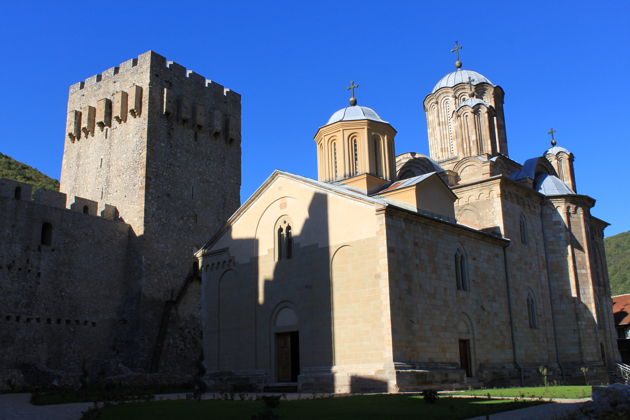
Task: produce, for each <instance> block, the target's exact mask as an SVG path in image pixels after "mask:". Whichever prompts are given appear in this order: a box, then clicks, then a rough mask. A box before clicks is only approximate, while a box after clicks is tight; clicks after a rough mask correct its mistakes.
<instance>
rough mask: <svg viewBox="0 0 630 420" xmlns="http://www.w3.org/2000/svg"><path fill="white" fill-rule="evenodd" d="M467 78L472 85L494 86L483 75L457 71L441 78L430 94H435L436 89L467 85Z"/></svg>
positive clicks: (474, 72) (470, 71) (468, 71)
mask: <svg viewBox="0 0 630 420" xmlns="http://www.w3.org/2000/svg"><path fill="white" fill-rule="evenodd" d="M468 78H470V80H471V82H472V84H473V85H478V84H480V83H487V84H489V85H492V86H494V84H492V82H491V81H490V80H488V78H487V77H486V76H484V75H483V74H479V73H477V72H476V71H472V70H457V71H454V72H452V73H449V74H447V75H446V76H444V77H442V78H441V79H440V81H439V82H437V83H436V84H435V86H433V90H432V91H431V93H435V92H436V91H437V90H438V89H441V88H443V87H453V86H455V85H458V84H460V83H468Z"/></svg>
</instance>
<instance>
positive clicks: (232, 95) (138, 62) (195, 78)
mask: <svg viewBox="0 0 630 420" xmlns="http://www.w3.org/2000/svg"><path fill="white" fill-rule="evenodd" d="M151 63H155V64H156V65H158V66H161V67H163V69H164V70H165V71H168V72H170V73H171V74H172V75H173V76H175V77H178V78H180V79H188V80H189V83H190V84H191V85H196V86H197V87H199V88H207V89H209V90H211V91H213V92H216V93H220V94H221V95H223V96H225V97H226V98H227V99H228V100H235V101H239V102H240V99H241V95H240V94H238V93H236V92H234V91H233V90H231V89H227V88H225V87H224V86H223V85H221V84H219V83H216V82H213V81H212V80H209V79H206V78H205V77H203V76H201V75H200V74H198V73H195V72H194V71H192V70H189V69H187V68H186V67H184V66H182V65H180V64H178V63H176V62H174V61H169V60H167V59H166V58H165V57H164V56H161V55H160V54H157V53H156V52H154V51H151V50H149V51H147V52H145V53H143V54H140V55H139V56H138V57H136V58H132V59H129V60H127V61H125V62H123V63H121V64H120V65H119V66H117V67H111V68H109V69H107V70H105V71H104V72H102V73H99V74H95V75H94V76H91V77H88V78H87V79H85V80H84V81H81V82H77V83H75V84H73V85H71V86H70V94H73V93H75V92H77V91H79V90H82V89H84V88H86V87H89V86H91V85H94V84H97V83H100V82H102V81H104V80H108V79H111V78H113V77H116V76H118V75H120V74H123V73H125V72H128V71H129V70H131V69H133V68H135V67H138V66H141V67H143V66H146V67H148V66H150V65H151Z"/></svg>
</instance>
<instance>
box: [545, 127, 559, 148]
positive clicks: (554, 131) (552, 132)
mask: <svg viewBox="0 0 630 420" xmlns="http://www.w3.org/2000/svg"><path fill="white" fill-rule="evenodd" d="M557 132H558V130H554V129H553V128H550V129H549V131H547V134H551V145H552V146H555V145H556V139H555V138H554V136H553V134H554V133H557Z"/></svg>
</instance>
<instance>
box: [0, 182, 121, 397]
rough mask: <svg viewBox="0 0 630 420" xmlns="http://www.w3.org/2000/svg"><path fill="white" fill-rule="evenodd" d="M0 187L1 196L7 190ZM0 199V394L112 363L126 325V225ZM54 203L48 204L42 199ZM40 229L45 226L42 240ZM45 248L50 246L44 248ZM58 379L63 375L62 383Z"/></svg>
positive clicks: (42, 196) (33, 203)
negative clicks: (117, 336)
mask: <svg viewBox="0 0 630 420" xmlns="http://www.w3.org/2000/svg"><path fill="white" fill-rule="evenodd" d="M10 183H13V186H14V187H15V184H17V183H15V182H13V181H11V182H6V180H2V181H0V186H4V188H0V189H1V190H4V192H6V191H7V188H6V187H7V186H8V184H10ZM5 195H6V194H0V237H2V238H3V240H2V241H1V242H0V325H1V327H0V347H1V348H2V352H0V389H6V388H9V383H13V384H14V385H20V384H28V385H29V386H36V385H37V384H43V385H50V382H52V380H51V378H54V377H57V375H56V374H58V373H60V372H62V371H63V372H66V373H69V374H70V375H73V374H74V375H78V374H79V373H80V368H81V365H82V363H83V361H85V362H86V364H87V366H88V368H90V367H93V366H94V364H97V363H99V361H103V360H105V359H113V358H115V355H116V353H117V352H118V351H120V350H121V346H123V345H124V343H121V342H120V341H119V340H116V339H115V338H114V334H118V333H120V330H121V329H122V328H124V325H125V324H126V318H127V316H128V315H127V314H126V313H125V311H124V308H123V303H124V302H125V296H128V294H129V290H128V289H129V288H130V287H133V285H130V284H128V282H127V280H126V275H125V274H126V269H127V256H126V254H127V252H128V249H127V248H128V238H129V234H130V229H129V225H127V224H125V223H123V222H121V221H114V220H109V219H107V218H104V217H96V216H94V215H91V214H83V213H82V212H74V211H71V210H68V209H64V208H61V207H60V206H57V205H46V204H44V203H42V200H43V201H51V202H52V203H53V204H59V203H60V201H59V200H60V198H61V197H62V195H61V194H56V193H54V192H52V194H48V193H45V194H39V196H37V195H36V197H39V199H40V201H32V200H18V199H15V198H14V197H9V198H7V197H5ZM47 196H48V197H52V199H50V200H48V199H47V198H46V197H47ZM44 223H48V224H50V227H51V230H50V232H49V234H47V237H44V236H46V235H44V234H43V232H42V226H43V224H44ZM47 243H48V244H49V245H48V244H47ZM60 377H62V376H60Z"/></svg>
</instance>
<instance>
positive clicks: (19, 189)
mask: <svg viewBox="0 0 630 420" xmlns="http://www.w3.org/2000/svg"><path fill="white" fill-rule="evenodd" d="M32 191H33V186H32V185H30V184H25V183H23V182H18V181H14V180H12V179H5V178H0V198H5V199H9V200H16V201H29V202H33V203H36V204H40V205H43V206H47V207H54V208H58V209H65V210H69V211H74V212H78V213H83V214H85V215H88V216H95V217H102V218H104V219H108V220H120V219H119V217H118V210H117V209H116V206H112V205H110V204H103V205H102V206H99V203H98V202H96V201H93V200H88V199H87V198H83V197H68V196H67V195H66V194H64V193H61V192H58V191H50V190H44V189H40V190H38V191H36V192H35V195H34V196H33V194H32ZM99 210H100V213H99Z"/></svg>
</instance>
